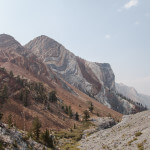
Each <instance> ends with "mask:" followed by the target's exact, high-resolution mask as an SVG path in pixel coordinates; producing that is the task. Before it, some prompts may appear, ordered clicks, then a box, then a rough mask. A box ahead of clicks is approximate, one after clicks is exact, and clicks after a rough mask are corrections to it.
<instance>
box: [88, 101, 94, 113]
mask: <svg viewBox="0 0 150 150" xmlns="http://www.w3.org/2000/svg"><path fill="white" fill-rule="evenodd" d="M93 110H94V106H93V103H92V102H91V104H90V107H89V111H90V112H91V113H93Z"/></svg>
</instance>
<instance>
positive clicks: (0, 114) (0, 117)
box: [0, 113, 3, 121]
mask: <svg viewBox="0 0 150 150" xmlns="http://www.w3.org/2000/svg"><path fill="white" fill-rule="evenodd" d="M2 118H3V114H2V113H0V121H1V120H2Z"/></svg>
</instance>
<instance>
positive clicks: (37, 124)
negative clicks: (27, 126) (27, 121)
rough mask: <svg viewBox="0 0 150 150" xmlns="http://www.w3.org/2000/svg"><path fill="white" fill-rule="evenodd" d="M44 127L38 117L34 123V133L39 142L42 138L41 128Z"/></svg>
mask: <svg viewBox="0 0 150 150" xmlns="http://www.w3.org/2000/svg"><path fill="white" fill-rule="evenodd" d="M41 127H42V125H41V122H40V120H39V118H38V117H36V118H35V119H34V120H33V122H32V128H33V129H32V131H33V134H34V137H35V139H36V140H37V141H38V140H39V137H40V128H41Z"/></svg>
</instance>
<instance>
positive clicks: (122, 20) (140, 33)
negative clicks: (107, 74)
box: [0, 0, 150, 95]
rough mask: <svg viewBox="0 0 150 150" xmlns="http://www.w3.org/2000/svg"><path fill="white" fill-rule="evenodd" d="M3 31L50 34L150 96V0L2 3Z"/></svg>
mask: <svg viewBox="0 0 150 150" xmlns="http://www.w3.org/2000/svg"><path fill="white" fill-rule="evenodd" d="M0 33H7V34H10V35H12V36H14V37H15V39H16V40H18V41H19V42H20V43H21V44H26V43H27V42H28V41H30V40H31V39H33V38H35V37H37V36H39V35H47V36H49V37H51V38H53V39H55V40H56V41H58V42H60V43H61V44H63V45H64V46H65V47H66V48H67V49H69V50H70V51H72V52H73V53H75V54H76V55H78V56H80V57H82V58H85V59H87V60H89V61H94V62H95V61H96V62H108V63H110V64H111V66H112V69H113V71H114V73H115V76H116V81H117V82H123V83H125V84H127V85H130V86H133V87H135V88H136V89H137V90H138V91H139V92H142V93H145V94H149V95H150V0H0Z"/></svg>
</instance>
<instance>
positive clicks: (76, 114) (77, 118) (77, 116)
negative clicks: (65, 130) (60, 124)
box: [75, 112, 79, 121]
mask: <svg viewBox="0 0 150 150" xmlns="http://www.w3.org/2000/svg"><path fill="white" fill-rule="evenodd" d="M75 120H77V121H78V120H79V114H78V112H76V113H75Z"/></svg>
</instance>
